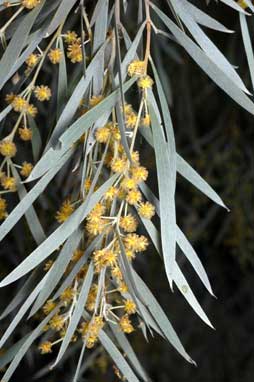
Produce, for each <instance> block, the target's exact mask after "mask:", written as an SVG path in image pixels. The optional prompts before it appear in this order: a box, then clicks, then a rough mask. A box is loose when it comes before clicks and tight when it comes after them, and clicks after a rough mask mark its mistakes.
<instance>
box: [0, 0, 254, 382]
mask: <svg viewBox="0 0 254 382" xmlns="http://www.w3.org/2000/svg"><path fill="white" fill-rule="evenodd" d="M222 2H224V3H226V4H227V5H228V6H230V7H233V8H234V9H235V10H236V11H237V12H239V18H240V25H241V30H242V36H243V41H244V46H245V50H246V56H247V59H248V63H249V68H250V75H251V78H252V80H253V73H252V71H253V65H252V64H253V52H252V48H251V43H250V37H249V32H248V25H247V21H246V16H248V12H247V11H246V9H247V8H248V7H249V9H250V10H251V11H252V10H253V6H252V4H251V2H250V1H247V0H245V2H239V4H238V3H236V2H234V1H233V0H230V1H229V0H227V1H222ZM0 7H1V8H0V10H1V13H2V15H3V19H6V22H4V23H3V26H1V29H0V35H1V41H2V47H3V51H2V58H1V61H0V86H1V88H3V87H4V86H5V88H6V93H7V94H6V102H7V103H8V106H6V108H5V109H4V110H3V111H2V112H1V113H0V120H1V134H2V140H1V143H0V153H1V155H2V161H1V178H0V180H1V186H2V190H1V195H3V196H1V199H0V218H1V219H2V220H3V223H2V225H1V227H0V238H1V240H3V239H4V238H5V237H6V235H7V234H8V233H9V232H10V231H11V230H12V229H13V228H14V227H15V225H16V224H17V223H18V222H19V220H20V219H21V218H22V217H23V216H25V218H26V221H27V224H28V227H29V229H30V232H31V234H32V237H33V239H34V241H35V243H36V244H37V246H36V248H35V249H34V250H33V251H32V252H31V253H30V255H28V256H27V257H26V258H25V259H24V260H23V261H22V262H20V264H19V265H18V266H17V267H16V268H15V269H14V270H13V271H12V272H11V273H10V274H8V275H7V276H6V277H4V279H3V280H2V282H1V283H0V287H6V286H8V285H10V284H12V283H14V282H16V281H18V280H19V279H21V278H23V277H24V276H26V275H27V274H28V273H30V272H31V274H30V275H29V276H28V278H27V280H26V281H25V283H23V286H22V287H21V289H20V290H19V292H18V294H17V295H16V296H15V297H14V298H13V299H12V301H11V302H10V303H9V305H8V306H7V307H6V309H5V311H4V312H3V313H2V316H1V318H2V319H4V318H5V317H6V316H7V315H9V314H10V313H12V312H13V311H15V312H16V314H15V317H14V319H13V320H12V321H11V323H10V324H9V326H8V327H7V329H6V331H5V332H4V334H3V336H2V338H1V340H0V347H3V346H4V345H5V343H6V341H7V340H8V339H9V337H10V336H11V335H12V333H13V332H14V330H15V329H16V327H17V325H18V324H20V322H21V321H22V320H23V319H24V317H25V315H27V314H28V318H29V319H30V321H32V327H33V324H34V323H35V321H36V320H38V321H39V323H38V325H37V326H36V327H35V328H34V329H33V330H32V331H31V332H30V333H28V334H27V333H26V335H25V336H24V338H22V339H21V340H19V341H18V342H17V343H15V344H13V345H12V346H10V347H9V348H7V349H6V350H5V353H4V355H2V356H1V360H0V364H1V367H5V366H6V365H7V364H9V363H10V365H9V366H8V368H7V369H6V371H5V374H4V376H3V378H2V381H4V382H7V381H9V380H10V378H11V377H12V375H13V373H14V371H15V369H16V368H17V366H18V365H19V363H20V361H21V359H22V358H23V357H24V355H25V354H26V352H27V351H28V350H29V348H30V346H31V345H32V344H33V343H34V342H35V341H38V340H37V339H38V337H40V341H39V343H38V347H39V350H40V352H41V353H42V354H47V353H50V352H52V351H53V349H54V351H56V352H57V355H56V360H55V362H54V364H53V365H50V366H51V367H50V368H53V367H57V366H58V365H59V363H60V361H61V360H64V359H66V358H68V356H69V355H70V354H71V352H72V351H75V352H79V354H80V355H79V361H78V364H77V367H76V371H75V375H73V381H77V380H78V379H79V377H80V376H81V375H82V373H84V371H85V369H84V367H83V362H82V361H83V357H84V353H85V350H87V349H94V353H91V354H97V353H96V352H97V351H98V349H99V352H101V349H105V351H106V352H107V353H108V354H109V356H110V357H111V359H112V361H113V363H114V365H115V373H116V375H117V376H118V377H119V379H124V378H125V379H127V380H129V381H133V382H134V381H139V380H144V381H149V380H150V379H149V377H148V376H147V374H146V372H145V371H144V369H143V367H142V366H141V364H140V362H139V360H138V359H137V357H136V355H135V353H134V351H133V349H132V347H131V345H130V343H129V341H128V339H127V336H126V335H127V334H128V335H129V334H130V333H132V332H134V331H141V332H142V334H143V335H144V337H145V339H147V338H149V337H150V336H151V335H153V333H154V332H156V333H157V334H159V335H160V336H162V337H163V338H165V339H167V340H168V341H169V342H170V343H171V344H172V345H173V346H174V348H175V349H176V350H177V351H178V352H179V353H180V354H181V355H182V356H183V357H184V358H185V359H186V360H187V361H188V362H190V363H193V364H195V362H194V361H193V360H192V358H191V357H190V356H189V355H188V354H187V352H186V351H185V349H184V347H183V345H182V344H181V342H180V339H179V338H178V336H177V334H176V332H175V331H174V329H173V327H172V325H171V323H170V321H169V320H168V318H167V316H166V314H165V313H164V311H163V310H162V308H161V307H160V305H159V303H158V302H157V300H156V299H155V297H154V296H153V294H152V293H151V291H150V290H149V289H148V287H147V286H146V284H145V282H144V281H143V280H142V279H141V277H140V276H139V275H138V274H137V272H136V271H135V270H134V259H135V258H136V257H137V262H138V258H139V257H142V256H143V255H142V254H141V253H143V252H145V251H146V250H147V247H148V244H149V243H151V244H152V245H153V246H154V248H155V249H156V250H157V252H158V254H159V255H160V256H161V257H162V259H163V263H164V266H165V271H166V274H167V278H168V281H169V284H170V287H171V289H172V290H173V287H174V285H175V286H176V287H177V288H178V289H179V291H180V292H181V293H182V295H183V296H184V298H185V299H186V300H187V302H188V303H189V304H190V306H191V307H192V309H193V310H194V311H195V312H196V313H197V315H198V316H199V317H200V318H201V319H202V320H203V321H204V322H205V323H206V324H207V325H209V326H210V327H212V324H211V322H210V320H209V318H208V317H207V315H206V313H205V312H204V310H203V308H202V307H201V305H200V304H199V302H198V300H197V298H196V297H195V295H194V293H193V292H192V289H191V287H190V286H189V284H188V282H187V280H186V278H185V275H184V274H183V271H182V270H181V268H180V266H179V264H178V262H177V259H176V248H177V247H179V248H180V250H181V251H182V252H183V253H184V255H185V256H186V258H187V259H188V261H189V262H190V264H191V265H192V267H193V268H194V270H195V272H196V273H197V275H198V277H199V278H200V280H201V281H202V283H203V285H204V286H205V288H206V289H207V291H208V292H209V293H210V294H211V295H213V291H212V288H211V285H210V282H209V279H208V277H207V274H206V272H205V270H204V268H203V265H202V263H201V261H200V260H199V258H198V256H197V254H196V252H195V250H194V249H193V248H192V246H191V244H190V242H189V241H188V239H187V237H186V236H185V234H184V233H183V232H182V230H181V228H180V227H179V226H178V225H177V223H176V208H175V190H176V178H177V173H179V174H181V176H182V177H183V178H185V179H187V180H188V181H189V182H190V183H192V184H193V185H194V186H195V187H196V188H197V189H198V190H200V191H201V192H203V193H204V194H205V195H206V196H207V197H208V198H210V199H211V200H212V201H213V202H215V203H216V204H218V205H219V206H222V207H225V205H224V203H223V201H222V200H221V198H220V197H219V196H218V194H217V193H216V192H215V191H214V190H213V189H212V188H211V187H210V186H209V185H208V183H207V182H206V181H205V180H204V179H203V178H201V177H200V176H199V175H198V173H197V172H196V171H195V170H194V169H193V168H192V167H191V166H190V164H188V163H187V162H186V160H185V159H184V158H183V157H182V156H180V155H179V154H178V153H177V151H176V145H175V139H174V131H173V124H172V118H171V114H170V109H169V107H168V100H167V97H166V93H165V90H164V88H165V87H166V81H162V75H161V73H162V70H165V68H161V67H160V63H158V60H157V58H156V57H153V55H152V53H151V52H152V48H153V45H155V44H156V42H157V40H158V39H162V40H169V41H170V43H171V45H172V49H174V50H173V51H174V52H175V49H176V47H178V46H179V48H180V51H183V50H185V51H186V52H187V53H188V54H189V55H190V56H191V58H192V59H193V60H194V61H195V62H196V63H197V64H198V66H199V67H200V68H201V69H202V70H203V71H204V72H205V73H206V74H207V75H208V76H209V77H210V78H211V79H212V80H213V81H214V82H215V83H216V84H217V85H218V86H219V87H220V88H221V89H223V90H224V91H225V92H226V93H227V94H228V95H229V96H230V97H231V98H232V99H233V100H234V101H236V102H237V103H238V104H239V105H241V106H242V107H243V108H244V109H246V110H247V111H249V112H250V113H252V114H253V113H254V105H253V103H252V101H251V100H250V98H249V97H248V95H249V94H250V93H249V91H248V90H247V89H246V87H245V85H244V83H243V82H242V80H241V79H240V77H239V75H238V74H237V72H236V70H235V69H234V68H233V66H232V65H231V64H230V63H229V61H228V60H227V59H226V57H225V56H224V55H223V54H222V53H221V52H220V51H219V50H218V48H217V47H216V46H215V45H214V44H213V42H212V41H211V40H210V39H209V38H208V36H207V35H206V34H205V33H204V31H203V29H202V28H201V27H200V25H201V26H204V27H207V28H211V29H214V30H216V31H219V32H222V33H231V31H230V30H228V29H227V28H226V27H224V26H223V25H222V24H221V23H219V22H218V21H216V20H215V19H213V18H212V17H210V16H208V14H206V13H204V12H203V11H201V10H200V9H199V8H197V7H196V6H195V5H193V4H192V3H190V2H188V1H187V0H180V1H179V0H178V1H176V0H168V1H167V4H166V5H164V7H162V5H161V4H160V3H158V4H157V5H155V4H154V3H153V2H150V1H149V0H145V1H144V2H143V1H142V0H140V1H139V2H138V12H137V13H138V16H137V21H136V25H135V33H134V36H133V38H132V37H130V35H131V32H132V30H129V24H128V20H129V12H130V9H131V8H133V7H137V4H135V5H133V4H132V2H131V1H123V2H120V1H119V0H115V1H114V2H113V1H112V2H111V1H108V0H98V1H97V4H96V5H95V7H94V9H92V7H91V5H89V4H86V3H85V2H84V1H80V2H78V1H75V0H68V1H67V0H62V1H61V0H56V1H54V2H52V1H47V0H42V1H39V0H23V1H21V2H17V1H10V2H8V3H6V2H3V1H1V2H0ZM164 8H165V9H164ZM162 9H163V11H162ZM157 63H158V64H157ZM48 64H50V65H49V68H50V71H52V72H54V75H55V77H56V78H57V80H56V81H55V82H54V86H53V87H52V88H50V87H49V86H48V85H46V82H45V81H44V78H47V72H46V69H45V68H48ZM148 73H149V74H148ZM7 90H8V91H7ZM49 102H50V107H48V106H45V104H46V105H47V103H49ZM47 108H48V111H47ZM40 113H42V114H43V113H44V114H46V115H47V116H48V117H47V120H48V126H46V128H45V131H42V129H40V128H39V126H37V122H36V120H38V116H37V114H38V115H40ZM27 144H31V150H30V153H29V155H30V156H28V157H24V154H25V150H23V147H24V145H27ZM142 145H150V146H151V148H152V149H153V153H154V154H153V155H154V157H155V165H156V176H157V186H158V197H157V196H156V195H155V194H156V193H157V190H155V192H153V191H152V189H151V187H150V184H149V182H147V178H148V170H147V169H146V168H145V167H144V166H143V165H142V157H141V155H140V154H141V152H142V151H141V148H142ZM27 152H28V150H27ZM27 152H26V153H27ZM32 162H33V163H34V164H32ZM18 163H19V164H18ZM21 177H22V178H23V179H22V178H21ZM53 178H56V181H55V184H54V187H55V188H56V189H62V188H63V189H64V192H63V194H64V200H63V201H62V204H61V205H60V206H59V208H58V210H57V211H56V213H55V219H56V221H57V222H58V226H57V227H55V226H54V228H55V229H54V230H48V229H47V230H46V228H45V227H42V224H41V222H40V218H39V216H38V215H37V212H36V208H35V207H34V206H33V204H34V203H35V202H36V201H37V200H39V199H40V198H42V195H45V194H47V190H46V191H45V189H46V187H48V185H49V183H50V182H51V181H52V180H53ZM34 182H36V183H34ZM30 183H31V184H30ZM155 189H156V187H155ZM16 194H17V195H18V197H19V199H20V201H19V202H18V203H17V204H16V206H15V207H14V208H13V209H12V211H9V214H8V212H7V211H8V207H7V201H8V202H9V203H10V204H12V203H13V200H15V199H14V198H15V195H16ZM6 199H8V200H6ZM59 204H60V203H59ZM51 222H52V220H51ZM45 231H46V232H45ZM147 262H148V261H147ZM56 349H58V350H56ZM91 357H92V355H91ZM40 372H41V373H43V372H44V371H43V370H41V371H40ZM40 372H39V374H40ZM40 375H41V374H40Z"/></svg>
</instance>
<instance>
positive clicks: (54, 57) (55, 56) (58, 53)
mask: <svg viewBox="0 0 254 382" xmlns="http://www.w3.org/2000/svg"><path fill="white" fill-rule="evenodd" d="M48 58H49V59H50V61H51V62H52V64H54V65H55V64H59V62H60V61H61V60H62V58H63V52H62V50H61V49H59V48H55V49H50V52H49V54H48Z"/></svg>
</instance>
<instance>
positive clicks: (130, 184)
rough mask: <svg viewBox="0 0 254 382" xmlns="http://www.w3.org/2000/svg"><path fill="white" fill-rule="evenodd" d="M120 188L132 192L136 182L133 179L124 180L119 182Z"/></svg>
mask: <svg viewBox="0 0 254 382" xmlns="http://www.w3.org/2000/svg"><path fill="white" fill-rule="evenodd" d="M121 187H122V188H123V189H124V190H133V188H136V187H137V181H136V180H135V179H134V178H128V177H126V178H124V179H123V180H122V182H121Z"/></svg>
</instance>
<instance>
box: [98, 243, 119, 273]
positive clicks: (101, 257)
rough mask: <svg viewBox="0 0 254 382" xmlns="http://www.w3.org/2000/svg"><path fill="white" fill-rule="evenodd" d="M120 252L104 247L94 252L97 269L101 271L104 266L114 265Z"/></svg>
mask: <svg viewBox="0 0 254 382" xmlns="http://www.w3.org/2000/svg"><path fill="white" fill-rule="evenodd" d="M117 257H118V254H117V253H116V252H114V251H112V250H111V249H107V248H103V249H99V250H97V251H95V252H94V253H93V259H94V264H95V269H96V271H97V272H99V271H100V270H101V269H102V268H104V267H107V266H113V265H114V264H115V263H116V260H117Z"/></svg>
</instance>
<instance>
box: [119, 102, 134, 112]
mask: <svg viewBox="0 0 254 382" xmlns="http://www.w3.org/2000/svg"><path fill="white" fill-rule="evenodd" d="M121 110H124V113H125V114H129V113H132V112H133V110H132V105H130V104H129V103H125V104H124V107H122V106H121Z"/></svg>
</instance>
